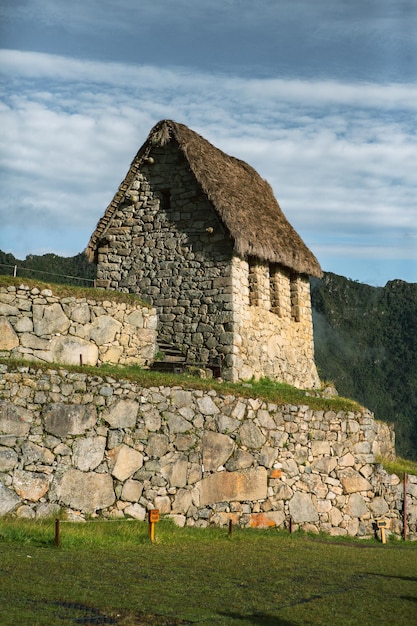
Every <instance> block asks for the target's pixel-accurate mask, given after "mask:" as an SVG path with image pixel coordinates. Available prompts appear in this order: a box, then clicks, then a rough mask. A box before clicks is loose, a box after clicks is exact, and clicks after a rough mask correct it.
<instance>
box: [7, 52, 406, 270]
mask: <svg viewBox="0 0 417 626" xmlns="http://www.w3.org/2000/svg"><path fill="white" fill-rule="evenodd" d="M0 64H1V65H2V68H3V72H4V74H5V76H6V82H5V85H4V87H3V90H2V91H3V105H2V106H1V108H0V117H1V120H2V124H1V128H2V130H1V139H2V145H3V146H7V148H6V149H4V150H3V152H2V154H0V165H1V169H2V177H3V190H4V193H3V203H2V207H1V208H0V216H1V221H2V224H3V225H4V226H5V225H8V226H9V227H11V225H12V224H16V223H18V224H20V225H21V228H23V227H26V228H30V227H33V232H35V228H36V227H39V224H42V225H43V228H44V229H45V232H46V229H47V228H48V225H49V230H51V228H52V229H55V231H54V236H53V238H51V236H50V235H49V240H50V241H51V242H53V245H55V246H56V248H55V249H56V250H58V249H62V248H63V247H64V241H65V237H66V236H68V229H71V228H72V229H74V233H73V234H72V240H73V241H76V233H77V232H78V234H79V243H76V244H74V245H76V247H75V248H74V249H73V253H74V254H75V253H76V252H78V251H79V250H80V249H81V248H82V247H84V246H85V245H86V243H87V240H88V236H89V234H90V233H91V232H92V229H93V228H94V226H95V223H96V221H97V219H98V218H99V217H100V216H101V215H102V213H103V212H104V209H105V207H106V205H107V203H108V202H109V201H110V200H111V197H112V195H113V194H114V192H115V191H116V189H117V186H118V184H119V183H120V181H121V180H122V178H123V177H124V175H125V173H126V171H127V169H128V167H129V164H130V162H131V160H132V158H133V156H134V155H135V153H136V151H137V150H138V148H139V147H140V145H141V144H142V143H143V141H144V140H145V138H146V135H147V133H148V132H149V130H150V128H151V126H152V125H153V124H154V123H155V122H156V121H158V120H159V119H162V118H165V117H170V118H173V119H176V120H177V121H179V122H184V123H185V124H187V125H188V126H190V127H191V128H193V129H194V130H196V131H197V132H200V133H201V134H202V135H203V136H205V137H206V138H207V139H208V140H209V141H212V142H213V143H214V144H215V145H217V146H218V147H220V148H222V149H223V150H225V151H226V152H228V153H229V154H233V155H234V156H237V157H239V158H241V159H243V160H245V161H247V162H248V163H250V164H251V165H253V166H254V167H255V168H256V169H257V170H258V171H259V173H260V174H261V175H262V176H263V177H264V178H267V179H268V180H269V181H270V183H271V184H272V186H273V188H274V190H275V193H276V196H277V198H278V200H279V202H280V204H281V206H282V208H283V210H284V212H285V213H286V215H287V217H288V218H289V219H290V221H291V222H292V223H293V225H294V226H295V228H296V229H297V230H298V231H299V232H300V234H301V235H302V237H303V238H304V239H305V241H306V243H307V244H308V245H310V246H311V247H312V248H313V251H314V252H315V253H316V254H317V256H318V257H319V258H320V254H321V253H323V254H325V255H326V258H327V257H328V255H335V256H339V257H340V256H342V255H346V256H349V255H356V256H357V254H358V250H359V249H360V250H362V252H361V254H362V253H363V250H366V256H367V257H369V258H379V257H381V258H387V257H390V258H391V255H392V258H401V257H400V256H398V255H400V254H402V255H404V249H405V250H407V245H408V246H409V247H410V251H409V254H410V255H411V256H413V255H414V252H412V251H411V247H412V246H414V245H415V242H416V238H417V226H416V223H415V196H416V194H415V192H416V180H415V172H414V168H415V162H416V161H417V159H416V157H417V137H416V132H415V128H413V126H412V115H414V114H415V113H416V109H417V88H416V86H414V85H405V84H403V85H369V84H346V83H337V82H334V81H333V82H330V81H315V82H312V81H299V80H297V81H294V80H268V79H265V80H264V81H260V80H250V79H247V80H242V79H240V78H236V77H230V76H226V75H221V74H217V75H214V74H205V73H191V72H190V71H188V70H184V69H181V68H179V69H170V70H167V69H160V68H157V67H151V66H147V67H141V66H133V65H125V64H115V63H111V64H108V63H100V62H84V61H80V60H74V59H70V58H65V57H60V56H56V55H55V56H54V55H47V54H40V53H23V52H17V51H4V50H3V51H0ZM406 109H408V110H406ZM404 231H406V232H408V233H409V235H410V237H409V238H408V239H406V240H404V236H403V232H404ZM13 232H14V231H12V230H10V229H9V230H7V231H6V230H5V228H3V229H2V231H1V232H0V249H3V250H5V249H6V250H11V251H14V250H16V252H15V253H17V249H18V248H17V246H18V242H17V241H15V242H13V243H12V245H10V242H11V237H13V236H14V235H13V234H12V233H13ZM36 232H37V233H38V234H37V238H36V241H35V240H33V247H32V249H29V250H27V251H26V253H28V252H32V253H35V252H36V249H37V248H36V246H38V247H39V248H44V247H45V241H47V239H45V238H44V240H41V239H42V238H41V236H40V235H39V229H38V230H37V231H36ZM340 232H343V233H346V234H348V233H352V237H358V233H361V232H362V233H364V234H366V236H367V237H370V238H372V245H370V244H369V243H367V242H366V240H364V242H363V244H362V243H361V244H360V245H352V244H351V242H349V241H347V240H340V239H338V240H337V242H336V243H334V244H333V243H332V241H334V238H335V237H337V236H338V233H340ZM370 233H372V235H371V234H370ZM45 237H46V236H45ZM325 237H327V238H328V241H327V242H325V241H323V238H325ZM368 241H369V240H368ZM26 245H28V244H27V240H26ZM13 246H14V247H13ZM51 251H52V250H51ZM20 254H21V253H20ZM413 258H415V257H413ZM416 280H417V277H416Z"/></svg>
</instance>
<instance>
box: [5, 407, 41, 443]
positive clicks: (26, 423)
mask: <svg viewBox="0 0 417 626" xmlns="http://www.w3.org/2000/svg"><path fill="white" fill-rule="evenodd" d="M32 418H33V414H32V413H31V412H29V411H27V410H26V409H24V408H23V407H21V406H17V405H14V404H12V403H11V402H8V401H7V400H6V401H2V400H0V432H1V433H4V434H6V435H16V436H18V437H26V435H27V434H28V433H29V430H30V424H31V422H32Z"/></svg>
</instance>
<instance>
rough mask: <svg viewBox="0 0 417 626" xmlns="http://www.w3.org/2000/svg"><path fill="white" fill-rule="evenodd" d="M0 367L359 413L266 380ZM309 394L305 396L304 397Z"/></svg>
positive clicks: (127, 369) (354, 406) (345, 402)
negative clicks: (61, 373)
mask: <svg viewBox="0 0 417 626" xmlns="http://www.w3.org/2000/svg"><path fill="white" fill-rule="evenodd" d="M0 363H5V364H7V365H9V366H11V367H12V368H13V367H30V368H32V369H41V370H44V371H48V370H59V369H61V370H65V371H70V372H82V373H84V374H90V375H91V376H100V377H103V378H106V377H109V378H113V379H116V380H131V381H132V382H135V383H137V384H138V385H141V386H143V387H147V388H149V387H159V386H162V387H178V386H180V387H183V388H186V389H202V390H207V391H209V390H212V389H214V390H215V391H217V392H218V393H219V394H222V395H234V396H240V397H244V398H260V399H262V400H265V401H266V402H270V403H273V404H277V405H279V406H280V405H288V404H290V405H295V406H299V405H304V406H305V405H307V406H310V407H311V408H313V409H315V410H323V411H329V410H332V411H335V412H338V411H360V410H361V408H362V407H361V406H360V405H359V404H358V403H357V402H355V401H354V400H349V399H347V398H341V397H339V396H334V397H331V398H323V397H320V396H313V395H310V393H316V392H315V391H313V392H309V391H306V390H303V389H297V388H296V387H291V385H287V384H285V383H278V382H276V381H272V380H270V379H268V378H262V379H260V380H258V381H254V380H251V381H247V382H239V383H230V382H226V381H222V382H220V381H218V380H217V379H202V378H199V377H198V376H193V375H191V374H174V373H166V372H156V371H155V372H154V371H151V370H146V369H141V368H140V367H138V366H135V365H131V366H119V365H107V364H106V365H102V366H100V367H90V366H87V365H83V366H82V367H81V366H79V365H62V364H59V363H41V362H36V363H33V362H29V361H24V360H18V359H14V358H0ZM307 394H308V395H307Z"/></svg>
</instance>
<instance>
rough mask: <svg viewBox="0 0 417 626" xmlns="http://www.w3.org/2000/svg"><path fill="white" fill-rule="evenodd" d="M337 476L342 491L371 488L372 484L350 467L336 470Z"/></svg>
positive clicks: (351, 491)
mask: <svg viewBox="0 0 417 626" xmlns="http://www.w3.org/2000/svg"><path fill="white" fill-rule="evenodd" d="M338 477H339V480H340V482H341V483H342V487H343V491H344V493H355V492H358V491H370V490H372V485H371V484H370V483H369V481H367V480H366V478H363V476H361V475H360V474H359V473H358V472H356V471H355V470H354V469H352V468H347V469H345V470H341V471H340V472H338Z"/></svg>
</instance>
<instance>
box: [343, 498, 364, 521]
mask: <svg viewBox="0 0 417 626" xmlns="http://www.w3.org/2000/svg"><path fill="white" fill-rule="evenodd" d="M367 512H368V507H367V505H366V502H365V500H364V498H363V496H361V495H360V493H352V494H351V495H350V496H349V500H348V503H347V506H346V513H347V514H348V515H350V516H351V517H362V515H365V514H366V513H367Z"/></svg>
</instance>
